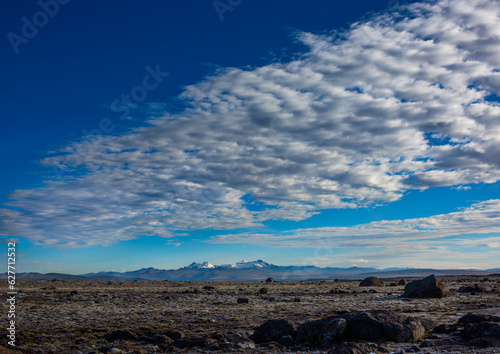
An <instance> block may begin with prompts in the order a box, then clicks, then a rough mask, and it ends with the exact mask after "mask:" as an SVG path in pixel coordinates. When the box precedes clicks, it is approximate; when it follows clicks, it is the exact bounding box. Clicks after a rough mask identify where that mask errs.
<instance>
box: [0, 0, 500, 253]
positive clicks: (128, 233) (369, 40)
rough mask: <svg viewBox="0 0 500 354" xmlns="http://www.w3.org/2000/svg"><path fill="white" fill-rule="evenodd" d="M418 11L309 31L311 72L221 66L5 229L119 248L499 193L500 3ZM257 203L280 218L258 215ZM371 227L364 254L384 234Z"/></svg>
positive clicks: (86, 156)
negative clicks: (441, 190)
mask: <svg viewBox="0 0 500 354" xmlns="http://www.w3.org/2000/svg"><path fill="white" fill-rule="evenodd" d="M405 13H407V14H409V15H410V16H407V17H403V16H401V15H398V14H392V15H387V14H382V15H377V16H375V17H374V18H372V19H371V20H369V21H367V22H364V23H358V24H355V25H353V27H352V28H351V29H350V30H349V31H346V32H345V33H342V34H339V33H335V34H332V35H331V36H325V35H321V36H319V35H314V34H310V33H303V34H301V36H300V40H301V41H303V42H304V43H305V44H307V45H308V46H309V47H310V51H309V52H308V53H305V54H304V55H303V56H302V57H301V58H299V59H297V60H294V61H292V62H289V63H276V64H270V65H267V66H264V67H259V68H255V69H247V70H243V69H236V68H228V69H225V70H222V71H221V72H220V73H218V74H217V75H215V76H212V77H209V78H207V79H205V80H204V81H202V82H200V83H198V84H196V85H192V86H190V87H188V88H187V89H186V91H185V93H184V94H183V95H182V97H183V98H184V99H185V100H188V101H189V102H190V103H191V107H192V108H190V109H187V110H186V111H185V112H183V113H182V114H178V115H169V114H165V115H164V116H163V117H160V118H154V119H152V120H151V121H150V122H149V123H150V125H149V126H145V127H142V128H138V129H136V130H134V131H132V132H130V133H128V134H125V135H122V136H105V137H103V138H101V139H96V140H95V141H94V142H93V143H74V144H73V145H71V146H68V147H67V148H66V149H64V150H63V151H61V152H60V153H59V154H58V155H57V154H56V155H55V156H53V157H50V158H47V159H46V160H44V163H45V164H47V165H52V164H55V165H57V166H59V167H62V168H64V169H65V170H66V171H69V172H70V173H69V174H68V175H70V174H71V171H73V170H72V169H73V168H75V173H76V169H77V168H78V169H82V168H83V169H84V170H86V171H88V173H87V174H86V175H85V176H78V175H76V174H75V178H73V179H69V178H68V179H67V180H65V181H53V182H50V183H48V185H47V186H46V187H44V188H37V189H33V190H17V191H15V192H14V193H12V194H11V195H10V196H9V198H10V199H12V202H11V203H10V206H11V207H14V208H12V209H9V210H8V209H3V210H2V211H1V212H0V216H1V218H2V221H1V224H0V226H1V228H2V229H3V231H2V233H3V234H6V235H18V236H24V237H28V238H30V239H32V240H33V241H34V242H35V243H38V244H45V245H52V246H54V247H81V246H88V245H96V244H105V245H108V244H112V243H115V242H118V241H121V240H127V239H131V238H134V237H137V236H139V235H159V236H164V237H171V236H176V235H177V234H176V233H177V232H179V231H180V230H181V231H189V230H192V229H202V228H214V229H236V228H245V227H255V226H259V225H260V224H261V222H262V221H264V220H268V219H280V220H301V219H304V218H307V217H308V216H310V215H311V214H313V213H315V212H318V211H319V210H321V209H324V208H355V207H360V206H366V205H370V204H373V203H377V202H381V201H382V202H391V201H394V200H397V199H399V198H401V196H402V194H403V193H404V192H405V191H407V190H408V189H415V188H429V187H434V186H461V185H467V184H471V183H481V182H482V183H492V182H495V181H498V180H499V179H500V166H499V162H498V154H499V151H498V147H499V146H500V144H499V143H500V124H498V119H497V117H498V116H499V114H500V106H499V105H498V104H497V103H493V102H489V101H486V100H485V99H484V98H485V97H486V96H487V95H489V94H491V93H495V94H500V74H499V73H498V69H499V68H500V17H499V16H498V15H499V8H498V3H497V2H496V1H494V0H473V1H465V0H453V1H438V2H435V3H417V4H413V5H409V7H408V8H407V11H406V12H405ZM157 106H158V105H157ZM160 106H161V104H160ZM158 107H159V106H158ZM155 112H156V111H155ZM155 114H156V113H155ZM245 195H251V196H252V197H253V198H255V199H257V200H258V201H259V202H262V203H265V204H266V205H269V206H275V207H276V208H269V209H268V210H265V211H262V212H257V211H252V210H249V209H248V208H247V205H246V204H245V203H244V202H243V200H242V199H241V198H242V197H243V196H245ZM429 222H430V220H429ZM379 226H380V227H381V228H385V226H383V225H379ZM422 227H423V228H424V229H426V228H427V227H428V226H426V225H423V226H422ZM429 227H430V226H429ZM390 228H392V229H394V227H390ZM414 228H415V230H414V231H415V233H416V232H417V228H416V226H414ZM396 229H397V228H396ZM356 230H357V231H355V232H354V230H351V231H353V232H354V233H355V234H354V235H351V238H350V240H349V242H353V243H356V242H357V241H356V240H357V239H356V232H359V233H360V236H363V235H364V233H366V232H372V230H371V229H370V230H371V231H367V230H363V227H362V226H359V227H358V228H357V229H356ZM332 232H333V231H332ZM394 237H399V234H398V233H397V232H396V233H395V234H394ZM346 242H347V240H346Z"/></svg>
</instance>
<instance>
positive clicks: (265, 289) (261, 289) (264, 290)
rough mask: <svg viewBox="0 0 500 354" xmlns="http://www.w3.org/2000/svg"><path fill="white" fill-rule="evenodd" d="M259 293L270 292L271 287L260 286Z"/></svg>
mask: <svg viewBox="0 0 500 354" xmlns="http://www.w3.org/2000/svg"><path fill="white" fill-rule="evenodd" d="M259 294H269V289H268V288H260V289H259Z"/></svg>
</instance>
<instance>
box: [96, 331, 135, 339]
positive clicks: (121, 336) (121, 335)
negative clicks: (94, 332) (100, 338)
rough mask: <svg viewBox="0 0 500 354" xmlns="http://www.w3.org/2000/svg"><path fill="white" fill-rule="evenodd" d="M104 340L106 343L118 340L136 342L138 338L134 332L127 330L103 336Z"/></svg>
mask: <svg viewBox="0 0 500 354" xmlns="http://www.w3.org/2000/svg"><path fill="white" fill-rule="evenodd" d="M104 339H106V340H107V341H108V342H114V341H115V340H119V339H121V340H131V341H137V340H139V336H138V335H137V334H135V333H134V332H131V331H128V330H118V331H114V332H111V333H106V334H105V335H104Z"/></svg>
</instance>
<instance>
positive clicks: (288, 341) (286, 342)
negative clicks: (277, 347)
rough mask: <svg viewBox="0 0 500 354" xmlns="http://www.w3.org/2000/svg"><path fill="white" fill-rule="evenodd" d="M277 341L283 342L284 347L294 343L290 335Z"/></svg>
mask: <svg viewBox="0 0 500 354" xmlns="http://www.w3.org/2000/svg"><path fill="white" fill-rule="evenodd" d="M279 343H280V344H283V345H284V346H286V347H291V346H293V345H295V341H294V340H293V338H292V336H290V335H288V336H283V337H281V338H280V340H279Z"/></svg>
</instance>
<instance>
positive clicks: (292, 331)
mask: <svg viewBox="0 0 500 354" xmlns="http://www.w3.org/2000/svg"><path fill="white" fill-rule="evenodd" d="M296 333H297V327H296V326H295V324H294V323H293V322H292V321H289V320H285V319H274V320H269V321H266V322H264V323H263V324H261V325H260V326H259V327H258V328H257V329H256V330H255V331H254V333H253V335H252V337H251V339H252V340H253V341H254V342H255V343H266V342H272V341H277V342H279V341H280V340H281V339H282V338H283V337H285V336H291V337H292V338H295V336H296ZM283 344H285V343H283ZM285 345H287V344H285Z"/></svg>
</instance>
